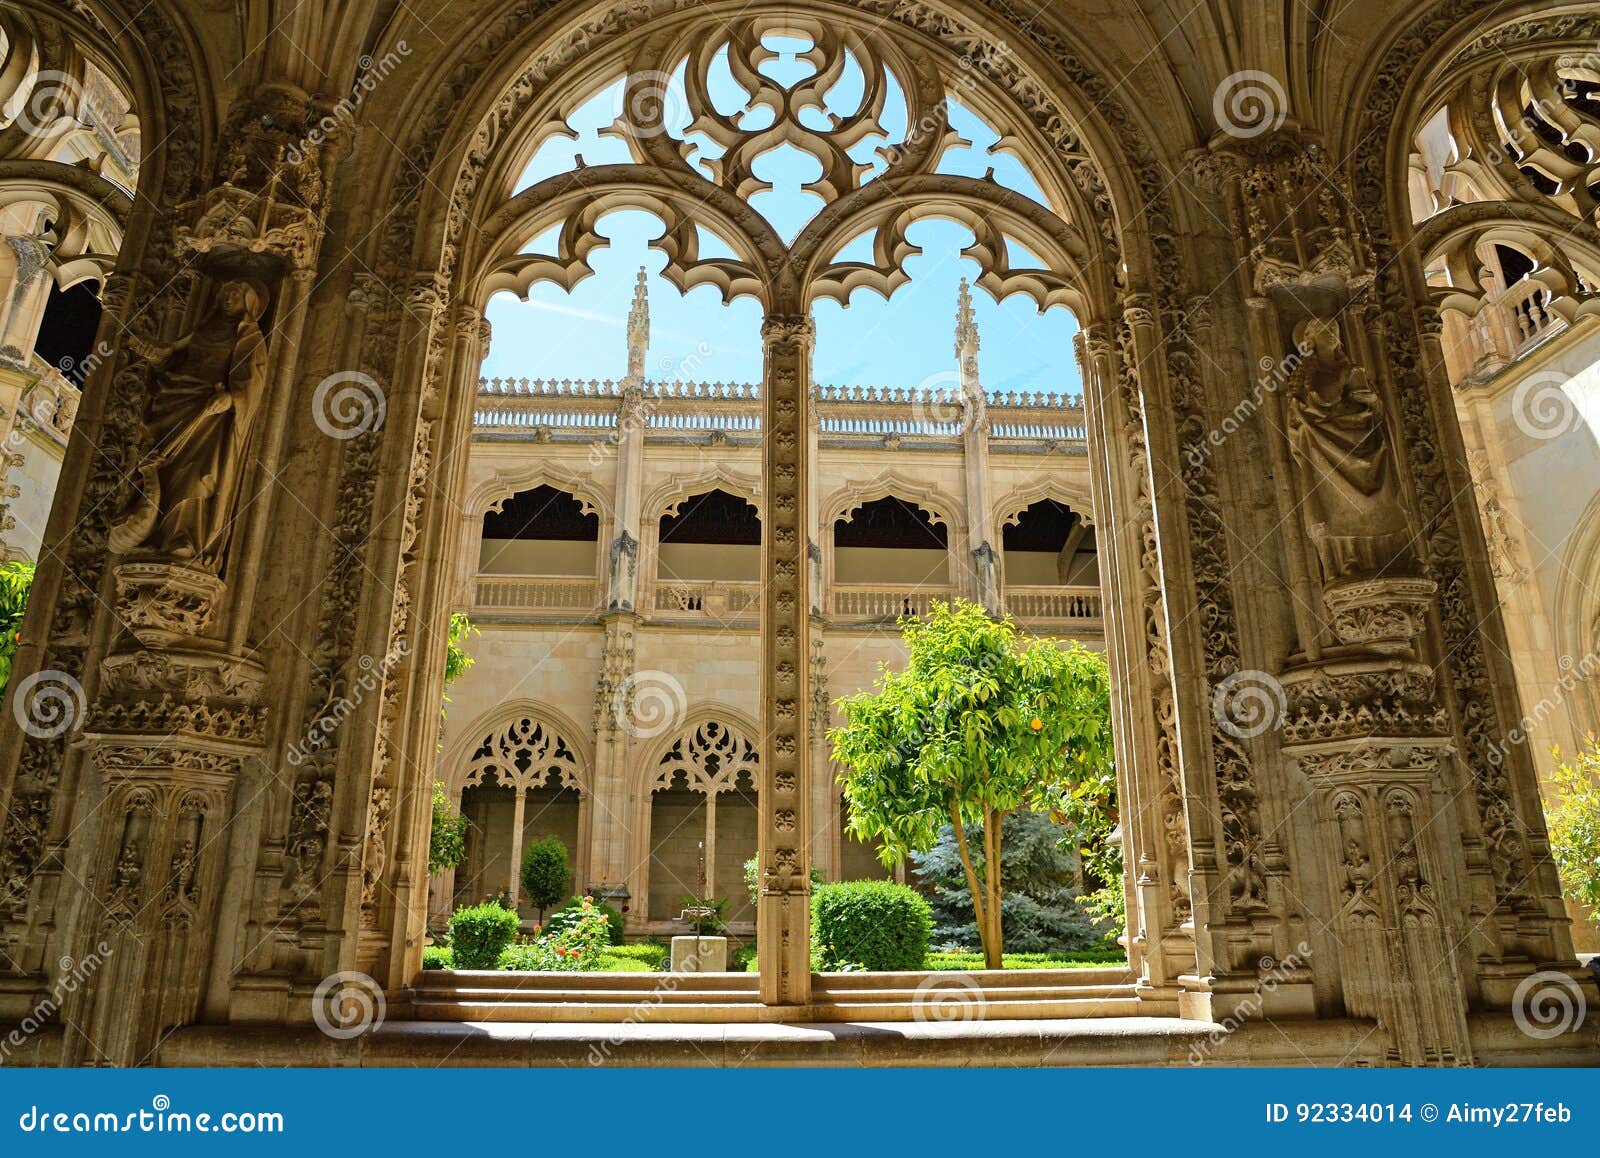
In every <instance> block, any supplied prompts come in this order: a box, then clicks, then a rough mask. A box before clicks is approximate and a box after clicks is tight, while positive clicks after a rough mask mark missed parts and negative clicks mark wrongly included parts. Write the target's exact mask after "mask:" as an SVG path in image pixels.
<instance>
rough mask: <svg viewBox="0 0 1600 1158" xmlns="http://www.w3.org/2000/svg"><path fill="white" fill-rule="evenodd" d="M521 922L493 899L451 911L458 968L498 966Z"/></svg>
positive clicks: (451, 942)
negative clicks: (501, 955)
mask: <svg viewBox="0 0 1600 1158" xmlns="http://www.w3.org/2000/svg"><path fill="white" fill-rule="evenodd" d="M521 925H522V923H521V922H520V921H518V920H517V915H516V914H515V913H513V912H512V911H511V910H510V909H502V908H501V907H500V906H499V905H497V904H495V903H494V902H492V901H490V902H486V903H484V904H481V905H470V906H463V907H462V908H459V909H457V910H456V911H455V912H453V913H451V914H450V947H451V949H452V950H454V954H455V968H457V969H494V968H497V966H498V963H499V960H500V954H501V953H502V952H504V950H505V948H506V946H507V945H509V944H511V941H512V938H514V937H515V936H516V935H517V931H518V929H520V928H521Z"/></svg>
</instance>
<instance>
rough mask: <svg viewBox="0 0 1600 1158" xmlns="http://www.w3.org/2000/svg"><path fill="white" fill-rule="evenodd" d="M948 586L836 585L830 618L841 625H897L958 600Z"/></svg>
mask: <svg viewBox="0 0 1600 1158" xmlns="http://www.w3.org/2000/svg"><path fill="white" fill-rule="evenodd" d="M954 595H955V593H954V591H952V590H951V588H949V587H944V586H933V585H923V586H911V585H909V584H895V583H836V584H834V586H833V588H832V590H831V596H832V598H831V599H830V600H829V602H828V607H829V611H830V616H829V618H831V619H834V620H837V621H840V622H849V621H852V620H854V621H870V620H888V621H891V622H892V621H894V620H896V619H899V618H900V617H901V616H903V615H926V614H927V613H928V609H929V608H930V607H931V606H932V605H933V604H934V603H936V602H939V601H941V600H949V599H952V598H954Z"/></svg>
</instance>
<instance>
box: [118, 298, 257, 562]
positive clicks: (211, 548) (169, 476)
mask: <svg viewBox="0 0 1600 1158" xmlns="http://www.w3.org/2000/svg"><path fill="white" fill-rule="evenodd" d="M266 307H267V290H266V287H264V286H262V285H261V284H260V283H259V282H256V281H252V280H244V279H236V280H232V281H227V282H224V283H223V284H222V285H221V287H220V288H219V289H218V291H217V296H216V301H215V303H214V304H213V305H212V308H211V310H210V311H209V312H208V313H207V314H206V315H205V317H204V318H203V319H202V320H201V321H200V323H199V324H198V325H197V326H196V327H195V329H194V331H193V332H192V333H190V334H188V335H187V336H185V337H183V338H180V339H179V340H178V341H177V342H175V343H173V344H172V345H171V346H166V347H160V348H157V349H153V350H150V351H148V352H147V356H149V357H150V358H151V360H152V361H153V363H154V370H155V379H154V382H153V389H152V395H151V399H150V410H149V415H148V421H149V428H150V439H151V441H150V450H149V453H148V454H147V455H146V457H145V458H144V460H143V461H142V462H140V464H139V468H138V469H139V491H140V493H139V494H138V495H137V496H136V497H135V499H134V501H133V503H132V504H131V505H130V507H129V508H128V510H127V511H125V512H124V514H123V517H122V518H121V520H119V521H118V523H117V525H116V526H115V527H113V528H112V531H111V549H112V550H113V551H115V552H117V553H119V554H125V553H127V552H130V551H134V550H138V551H139V553H140V554H148V555H150V556H153V557H159V558H165V559H171V560H173V561H175V562H181V563H183V564H185V565H186V566H190V567H194V568H196V569H199V570H203V571H208V572H210V573H212V574H216V573H218V572H219V571H220V570H221V568H222V564H223V558H224V555H225V553H226V551H227V546H228V539H229V532H230V529H231V526H232V522H233V517H234V514H235V511H236V509H237V507H238V502H239V492H240V489H241V486H242V484H243V481H244V474H245V466H246V463H247V458H246V454H247V451H248V449H249V446H250V434H251V431H252V429H253V427H254V425H255V420H256V416H257V412H258V411H259V409H260V407H261V402H262V398H263V396H264V394H265V388H266V378H267V346H266V339H265V337H264V336H263V335H262V332H261V325H260V319H261V315H262V313H263V312H264V311H265V310H266ZM141 353H146V351H141Z"/></svg>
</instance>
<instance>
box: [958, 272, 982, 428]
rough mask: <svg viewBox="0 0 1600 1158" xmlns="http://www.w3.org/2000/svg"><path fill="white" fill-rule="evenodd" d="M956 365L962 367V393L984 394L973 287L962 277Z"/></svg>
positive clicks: (973, 396) (977, 395)
mask: <svg viewBox="0 0 1600 1158" xmlns="http://www.w3.org/2000/svg"><path fill="white" fill-rule="evenodd" d="M956 365H957V366H958V367H959V369H960V376H961V393H962V394H963V395H964V396H965V397H966V398H967V399H968V400H977V399H978V398H979V397H980V396H981V394H982V387H980V386H979V385H978V322H977V319H976V318H975V317H974V316H973V313H972V289H971V287H970V286H969V285H968V284H967V279H966V278H962V279H961V288H960V290H959V291H958V292H957V294H956Z"/></svg>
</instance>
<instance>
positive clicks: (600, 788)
mask: <svg viewBox="0 0 1600 1158" xmlns="http://www.w3.org/2000/svg"><path fill="white" fill-rule="evenodd" d="M637 623H638V620H637V618H636V617H635V616H632V615H627V614H620V613H619V614H613V615H607V616H606V617H605V619H604V626H605V649H604V651H603V652H602V654H601V660H600V678H599V679H598V680H597V681H596V684H595V691H594V739H595V744H594V764H595V767H594V790H595V798H596V799H597V800H605V801H609V802H611V803H610V804H608V806H607V807H606V808H596V809H593V810H591V824H592V825H593V829H592V832H591V835H590V845H589V847H590V849H591V850H592V851H591V853H590V857H589V875H590V876H591V877H592V878H593V879H592V881H591V882H590V883H591V885H592V886H593V887H594V888H595V889H596V890H598V894H597V895H600V896H603V897H605V898H606V899H608V900H610V901H611V903H612V904H615V905H616V906H617V908H618V909H619V910H621V909H623V908H624V906H625V905H627V906H628V908H629V909H630V911H631V898H630V897H629V894H628V880H629V878H630V876H632V875H633V874H632V873H631V872H630V869H631V867H632V866H630V865H629V863H628V858H629V853H630V850H631V849H632V848H633V847H634V841H633V832H634V830H635V829H636V828H640V827H642V826H647V825H648V823H649V803H648V799H647V800H646V804H645V812H644V814H643V815H635V814H634V811H633V806H634V798H635V795H636V794H635V793H634V791H633V785H632V784H630V783H629V781H630V779H631V776H630V771H631V769H630V760H631V751H632V744H631V741H632V739H633V734H632V732H631V731H630V730H629V729H628V728H626V727H624V726H623V721H624V719H625V718H626V716H627V705H626V703H625V702H624V701H625V700H626V698H627V695H628V688H629V681H630V680H631V679H632V678H633V671H634V662H633V632H634V628H635V626H636V625H637ZM638 899H639V903H640V904H641V905H642V904H644V903H645V900H646V898H645V897H640V898H638ZM641 916H642V914H641Z"/></svg>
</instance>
